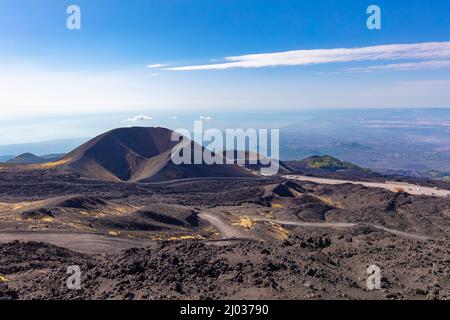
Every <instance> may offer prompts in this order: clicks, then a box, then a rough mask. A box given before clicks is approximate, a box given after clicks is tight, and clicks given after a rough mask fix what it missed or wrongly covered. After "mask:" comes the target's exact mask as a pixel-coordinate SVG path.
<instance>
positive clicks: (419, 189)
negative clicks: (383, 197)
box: [283, 175, 450, 197]
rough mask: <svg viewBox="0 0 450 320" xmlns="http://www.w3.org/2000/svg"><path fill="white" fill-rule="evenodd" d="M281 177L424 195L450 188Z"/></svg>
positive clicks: (447, 192)
mask: <svg viewBox="0 0 450 320" xmlns="http://www.w3.org/2000/svg"><path fill="white" fill-rule="evenodd" d="M283 178H286V179H290V180H298V181H309V182H315V183H320V184H332V185H333V184H346V183H352V184H360V185H363V186H366V187H369V188H382V189H386V190H389V191H392V192H396V191H397V189H398V188H402V189H403V190H405V192H407V193H409V194H412V195H426V196H436V197H450V190H442V189H435V188H430V187H423V186H419V185H414V184H409V183H402V182H395V181H386V182H384V183H383V182H365V181H350V180H337V179H326V178H316V177H308V176H297V175H286V176H283Z"/></svg>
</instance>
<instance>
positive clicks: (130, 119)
mask: <svg viewBox="0 0 450 320" xmlns="http://www.w3.org/2000/svg"><path fill="white" fill-rule="evenodd" d="M152 119H153V118H152V117H149V116H145V115H139V116H134V117H132V118H128V119H127V121H132V122H136V121H148V120H152Z"/></svg>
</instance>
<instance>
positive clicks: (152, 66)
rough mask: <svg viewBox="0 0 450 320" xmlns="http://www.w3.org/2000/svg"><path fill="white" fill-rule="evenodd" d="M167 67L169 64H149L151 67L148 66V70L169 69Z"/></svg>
mask: <svg viewBox="0 0 450 320" xmlns="http://www.w3.org/2000/svg"><path fill="white" fill-rule="evenodd" d="M167 66H168V65H167V64H162V63H156V64H149V65H148V66H147V68H150V69H158V68H163V67H167Z"/></svg>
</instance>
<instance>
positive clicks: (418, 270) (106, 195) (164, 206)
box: [0, 135, 450, 299]
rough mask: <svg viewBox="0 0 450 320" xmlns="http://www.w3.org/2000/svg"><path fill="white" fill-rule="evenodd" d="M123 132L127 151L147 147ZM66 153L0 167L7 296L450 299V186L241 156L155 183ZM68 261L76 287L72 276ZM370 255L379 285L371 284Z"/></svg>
mask: <svg viewBox="0 0 450 320" xmlns="http://www.w3.org/2000/svg"><path fill="white" fill-rule="evenodd" d="M119 138H120V141H121V142H120V145H121V148H124V145H126V146H128V147H127V148H125V149H123V150H127V151H126V152H131V151H130V150H131V149H130V148H131V147H132V148H134V150H138V149H139V152H141V154H143V153H144V151H145V150H146V149H145V147H143V146H140V147H138V146H139V144H135V143H134V142H133V139H132V140H127V138H126V137H123V136H122V135H119ZM100 140H101V139H100ZM108 141H109V138H108ZM125 141H127V143H125ZM97 142H98V141H97ZM92 146H93V148H94V149H95V148H97V147H98V143H93V144H92ZM155 148H156V147H155ZM156 149H158V148H156ZM80 150H84V151H83V152H79V151H80ZM89 150H91V148H85V147H83V148H81V149H78V151H77V152H72V153H70V154H69V155H68V157H69V158H70V159H74V158H73V155H74V154H77V155H80V157H81V158H80V159H84V157H86V154H91V153H90V152H91V151H89ZM152 150H153V149H152ZM152 150H147V151H146V152H153V151H152ZM158 150H159V149H158ZM101 154H102V153H98V154H97V153H94V156H95V157H94V156H91V157H90V159H91V160H92V159H97V160H98V159H100V160H98V161H103V160H102V159H103V158H101V157H100V158H99V156H100V155H101ZM134 154H135V155H136V152H134ZM148 157H149V158H145V157H144V158H145V159H144V158H143V160H142V161H143V163H147V164H149V165H150V166H151V164H152V163H154V161H153V160H154V157H151V154H150V153H149V154H148ZM156 157H157V159H159V153H158V155H156ZM119 158H120V159H122V160H123V159H130V158H129V157H128V156H124V157H123V158H122V156H121V155H120V154H119ZM64 159H66V160H67V159H68V158H63V160H64ZM149 159H153V160H149ZM91 160H89V161H91ZM97 160H96V161H97ZM122 160H120V161H119V163H122V162H121V161H122ZM74 161H75V160H74ZM83 161H85V160H83ZM86 161H87V160H86ZM108 161H109V160H108ZM70 163H72V162H66V161H65V160H64V161H63V162H60V160H59V161H57V162H55V163H44V164H38V165H29V166H23V165H1V166H0V298H3V299H73V298H75V299H449V298H450V283H449V271H450V246H449V241H450V201H449V199H448V197H444V196H438V195H413V194H409V193H407V192H404V191H401V190H400V189H399V191H397V192H392V191H389V190H385V189H383V188H373V187H367V186H363V185H360V184H350V183H348V184H336V185H332V184H321V183H314V182H310V181H298V180H296V179H289V178H286V177H285V176H281V175H280V176H275V177H270V178H269V177H261V176H258V175H256V174H254V173H251V174H250V175H249V174H248V173H249V171H248V170H249V168H244V167H240V166H238V165H236V164H233V165H231V168H232V169H236V171H234V172H235V173H237V172H245V174H243V175H241V176H234V175H231V176H214V174H213V171H207V170H205V171H198V170H199V169H201V167H203V166H202V165H200V168H199V169H196V170H197V171H195V172H197V173H200V172H201V174H200V175H196V174H194V175H193V176H190V177H189V178H184V179H179V180H171V179H165V180H162V181H151V182H149V181H148V180H146V179H144V181H122V180H121V179H98V178H96V176H94V177H92V176H89V172H90V171H89V170H87V171H79V170H81V169H80V168H82V166H76V168H77V169H76V170H70V168H71V167H70V166H68V164H70ZM73 163H75V162H73ZM98 163H100V162H98ZM112 163H113V162H111V163H109V164H108V166H109V165H110V164H112ZM132 163H135V162H133V161H131V162H126V166H125V167H124V168H125V169H124V168H122V167H120V166H112V167H110V169H111V171H108V172H110V173H111V172H115V173H116V175H115V176H116V177H119V176H121V173H120V172H122V171H120V170H122V169H123V170H124V172H127V170H128V169H133V168H134V169H136V167H132V166H129V165H130V164H132ZM122 164H123V163H122ZM164 164H165V167H164V166H163V167H161V170H163V171H164V170H165V169H164V168H167V166H170V164H169V163H168V162H164ZM103 168H106V164H105V166H104V167H103ZM224 168H226V166H224ZM113 169H114V170H116V169H117V170H119V169H120V170H119V171H114V170H113ZM353 169H354V168H353ZM105 170H106V169H105ZM221 170H225V169H221ZM101 172H106V171H101ZM133 172H134V173H133V175H135V174H137V172H140V171H133ZM190 172H191V173H192V172H194V171H190ZM216 172H219V171H216ZM222 172H223V171H222ZM102 177H104V176H103V175H102ZM152 177H153V176H152ZM160 177H162V176H161V175H160ZM74 265H76V266H79V268H80V271H81V280H82V286H81V289H80V290H69V289H68V288H67V286H66V280H67V278H68V274H67V268H68V267H69V266H74ZM373 265H376V266H378V267H379V268H380V270H381V288H380V289H379V290H369V289H368V287H367V285H366V281H367V279H368V277H369V276H370V274H368V273H367V269H368V267H369V266H373Z"/></svg>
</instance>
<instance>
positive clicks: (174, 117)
mask: <svg viewBox="0 0 450 320" xmlns="http://www.w3.org/2000/svg"><path fill="white" fill-rule="evenodd" d="M170 119H172V120H178V117H177V116H171V117H170Z"/></svg>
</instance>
